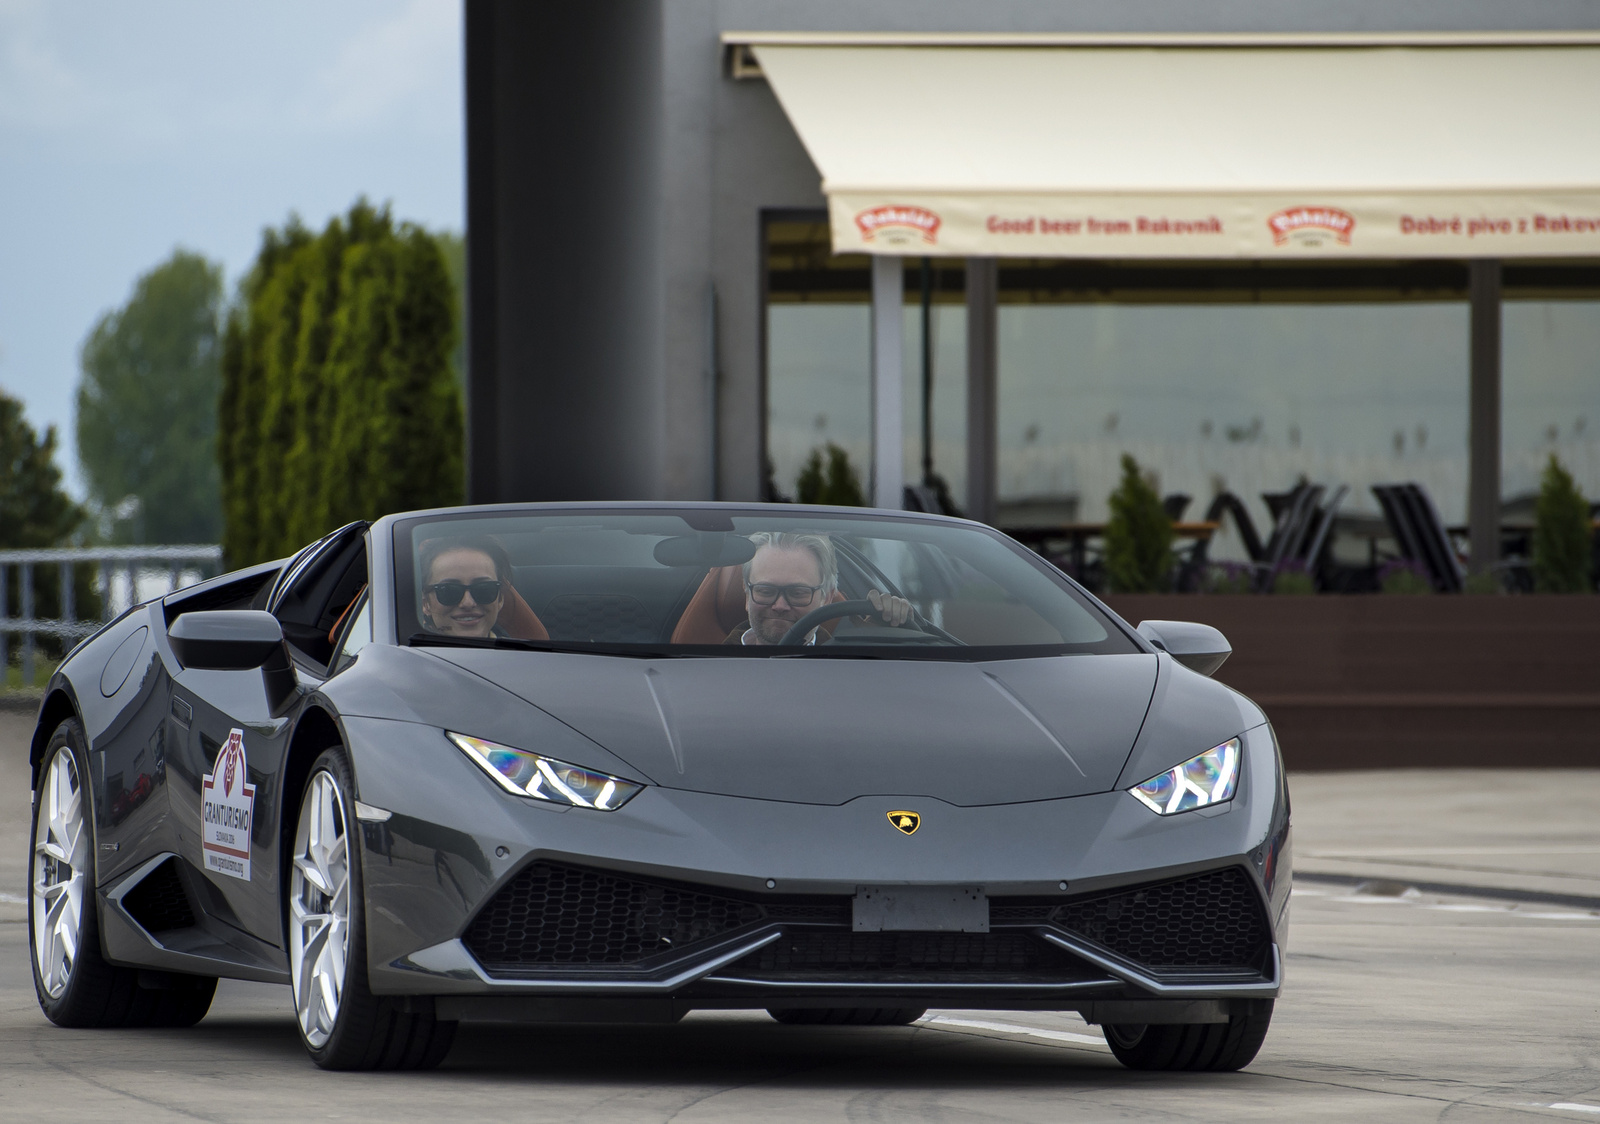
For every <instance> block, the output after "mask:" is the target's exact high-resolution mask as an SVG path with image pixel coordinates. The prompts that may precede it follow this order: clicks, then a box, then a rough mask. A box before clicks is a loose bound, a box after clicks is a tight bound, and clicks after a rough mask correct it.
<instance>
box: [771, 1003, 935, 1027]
mask: <svg viewBox="0 0 1600 1124" xmlns="http://www.w3.org/2000/svg"><path fill="white" fill-rule="evenodd" d="M927 1013H928V1009H927V1008H926V1007H776V1008H774V1007H768V1008H767V1014H769V1015H771V1016H772V1017H773V1018H775V1019H777V1020H778V1021H779V1022H780V1023H783V1024H784V1025H785V1026H910V1025H911V1024H912V1023H914V1022H916V1021H917V1020H918V1019H920V1018H921V1017H922V1016H923V1015H926V1014H927Z"/></svg>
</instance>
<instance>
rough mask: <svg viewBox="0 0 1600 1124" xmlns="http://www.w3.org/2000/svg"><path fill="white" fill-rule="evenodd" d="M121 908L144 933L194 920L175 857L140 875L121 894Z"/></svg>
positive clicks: (185, 924)
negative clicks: (129, 888) (133, 884)
mask: <svg viewBox="0 0 1600 1124" xmlns="http://www.w3.org/2000/svg"><path fill="white" fill-rule="evenodd" d="M122 908H123V909H125V910H127V911H128V915H129V916H130V917H132V918H133V919H134V920H135V921H137V922H138V923H139V924H140V925H141V926H143V928H144V931H145V932H147V933H159V932H161V931H162V930H164V929H187V928H189V927H190V926H191V925H193V924H194V910H192V909H190V908H189V896H188V895H187V894H185V893H184V892H183V879H182V877H181V876H180V875H179V874H178V860H177V859H168V860H167V861H166V862H164V863H162V864H161V865H160V866H158V867H156V868H155V869H154V870H152V871H151V872H150V873H149V874H147V875H145V876H144V877H143V878H142V879H140V880H139V884H138V885H137V886H135V887H134V888H133V889H131V890H129V891H128V892H127V893H126V894H124V895H123V898H122Z"/></svg>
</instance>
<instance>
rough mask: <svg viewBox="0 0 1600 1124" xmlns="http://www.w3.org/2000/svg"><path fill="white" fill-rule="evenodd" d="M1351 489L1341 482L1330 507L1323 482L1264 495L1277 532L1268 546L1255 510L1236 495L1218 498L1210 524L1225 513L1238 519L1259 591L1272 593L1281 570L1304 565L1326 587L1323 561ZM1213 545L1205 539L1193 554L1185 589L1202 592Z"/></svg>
mask: <svg viewBox="0 0 1600 1124" xmlns="http://www.w3.org/2000/svg"><path fill="white" fill-rule="evenodd" d="M1348 490H1349V489H1347V488H1346V487H1345V486H1344V485H1342V484H1341V485H1340V486H1339V487H1338V488H1336V489H1335V490H1334V492H1333V495H1332V497H1331V498H1329V500H1328V501H1327V502H1326V503H1324V502H1322V496H1323V493H1324V491H1325V489H1324V488H1323V486H1322V485H1321V484H1309V483H1300V484H1296V485H1295V486H1294V487H1293V488H1291V489H1289V490H1288V491H1287V492H1270V493H1269V492H1264V493H1262V496H1261V498H1262V500H1263V501H1264V502H1265V503H1266V505H1267V509H1268V510H1269V511H1271V512H1272V515H1273V527H1272V531H1271V533H1270V534H1269V535H1268V537H1267V541H1266V542H1265V543H1263V542H1262V541H1261V536H1260V534H1259V533H1258V532H1257V531H1256V526H1255V522H1254V521H1253V520H1252V519H1251V518H1250V512H1249V509H1248V508H1246V507H1245V505H1244V502H1243V501H1242V500H1240V499H1239V497H1238V496H1236V495H1234V494H1233V493H1232V492H1219V493H1218V494H1217V496H1216V497H1215V498H1214V499H1213V500H1212V501H1211V506H1210V507H1208V508H1207V509H1206V520H1207V521H1208V522H1213V523H1219V522H1221V521H1222V517H1223V516H1224V515H1231V516H1232V517H1233V522H1234V526H1235V527H1237V528H1238V529H1239V538H1240V539H1241V540H1242V541H1243V543H1244V548H1245V553H1246V554H1248V555H1249V556H1250V566H1251V569H1252V571H1253V573H1254V577H1253V581H1252V585H1253V587H1254V588H1255V589H1257V590H1259V591H1262V592H1267V591H1270V590H1271V589H1272V585H1273V582H1274V580H1275V579H1276V576H1277V573H1278V571H1279V570H1280V569H1282V568H1283V567H1284V566H1285V565H1287V564H1289V563H1292V562H1299V563H1301V564H1303V565H1304V566H1305V568H1306V569H1307V570H1308V571H1310V572H1311V573H1312V575H1313V579H1314V580H1317V584H1318V586H1319V587H1320V586H1321V585H1322V584H1323V583H1322V582H1321V580H1320V578H1319V577H1318V574H1319V572H1320V570H1321V559H1322V556H1323V553H1324V551H1325V550H1326V549H1327V546H1328V540H1329V538H1330V536H1331V534H1332V531H1333V522H1334V517H1335V515H1336V514H1337V511H1338V508H1339V504H1340V503H1341V502H1343V500H1344V497H1345V494H1346V493H1347V492H1348ZM1210 545H1211V544H1210V541H1209V540H1201V541H1200V542H1197V543H1196V544H1195V546H1194V549H1193V550H1192V551H1190V553H1189V557H1188V558H1187V559H1186V560H1185V561H1184V563H1183V566H1182V567H1181V569H1180V571H1179V586H1178V588H1179V589H1183V590H1193V589H1195V588H1198V586H1199V583H1200V580H1201V577H1202V575H1203V574H1204V572H1205V567H1206V565H1207V562H1208V561H1209V559H1208V556H1207V555H1208V551H1209V549H1210Z"/></svg>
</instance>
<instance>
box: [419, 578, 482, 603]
mask: <svg viewBox="0 0 1600 1124" xmlns="http://www.w3.org/2000/svg"><path fill="white" fill-rule="evenodd" d="M428 592H429V593H431V594H433V596H434V597H435V598H437V599H438V602H439V604H441V605H443V606H444V607H445V608H447V609H453V608H455V607H456V606H457V605H459V604H461V599H462V598H463V597H465V596H466V595H467V594H468V593H469V592H470V593H471V594H472V600H473V603H474V604H477V605H490V604H493V603H494V602H496V601H498V600H500V583H499V582H497V581H495V580H494V579H493V578H479V579H478V580H477V581H475V582H458V581H447V582H434V583H433V584H432V585H430V586H428Z"/></svg>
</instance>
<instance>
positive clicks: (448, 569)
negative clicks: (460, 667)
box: [422, 549, 505, 636]
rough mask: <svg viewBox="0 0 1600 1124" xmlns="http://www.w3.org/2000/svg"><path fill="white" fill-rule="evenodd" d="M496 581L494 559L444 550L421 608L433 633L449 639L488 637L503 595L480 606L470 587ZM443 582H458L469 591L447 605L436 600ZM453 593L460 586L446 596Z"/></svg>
mask: <svg viewBox="0 0 1600 1124" xmlns="http://www.w3.org/2000/svg"><path fill="white" fill-rule="evenodd" d="M499 580H500V579H499V575H497V574H496V573H495V572H494V560H493V559H492V558H490V557H489V556H488V555H487V554H484V553H483V552H482V551H481V550H469V549H464V550H447V551H445V552H444V553H443V554H441V555H439V557H438V558H435V559H434V560H433V568H432V569H431V570H430V571H429V572H428V578H427V582H426V585H425V591H424V593H423V595H422V609H423V612H424V613H426V614H427V617H428V620H429V621H430V622H431V624H432V626H433V630H434V631H435V632H443V633H448V634H449V635H451V636H488V635H489V630H490V629H492V628H493V627H494V622H495V621H496V620H498V619H499V617H500V607H501V605H503V604H504V603H505V592H504V591H503V590H502V591H501V592H500V594H499V595H498V596H496V597H495V599H494V600H493V601H489V602H487V603H484V604H480V603H479V602H478V601H477V600H476V599H474V598H473V596H472V590H471V588H470V587H471V585H472V583H473V582H481V581H491V582H492V581H499ZM443 582H459V583H460V585H462V586H467V587H468V588H467V590H466V591H465V592H464V593H463V594H462V597H461V600H460V601H459V602H457V603H456V604H454V605H446V604H444V603H443V602H441V601H440V600H439V594H438V591H437V590H436V588H435V587H437V586H438V585H440V584H441V583H443ZM455 592H459V587H452V588H451V589H449V590H447V591H446V596H447V597H448V596H450V595H452V594H453V593H455Z"/></svg>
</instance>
